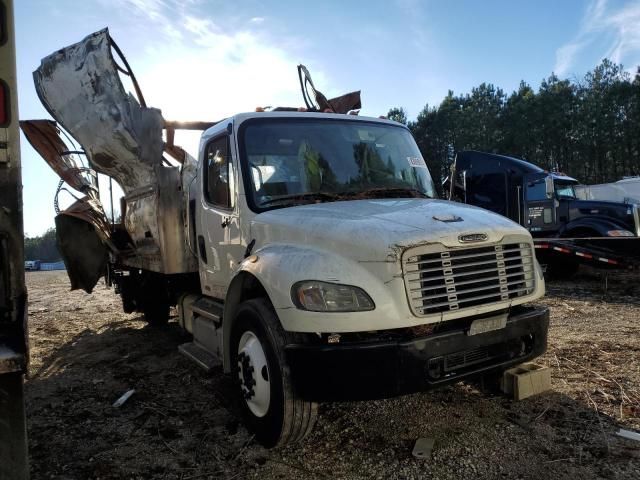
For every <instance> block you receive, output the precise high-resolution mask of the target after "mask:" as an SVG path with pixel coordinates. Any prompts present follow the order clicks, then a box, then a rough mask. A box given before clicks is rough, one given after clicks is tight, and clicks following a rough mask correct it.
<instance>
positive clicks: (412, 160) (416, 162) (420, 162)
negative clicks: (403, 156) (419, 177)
mask: <svg viewBox="0 0 640 480" xmlns="http://www.w3.org/2000/svg"><path fill="white" fill-rule="evenodd" d="M407 161H408V162H409V165H411V166H412V167H414V168H427V164H426V163H425V161H424V159H422V158H420V157H407Z"/></svg>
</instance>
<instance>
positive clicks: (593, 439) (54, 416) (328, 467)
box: [26, 272, 640, 480]
mask: <svg viewBox="0 0 640 480" xmlns="http://www.w3.org/2000/svg"><path fill="white" fill-rule="evenodd" d="M27 282H28V286H29V313H30V338H31V365H30V370H29V378H28V381H27V384H26V395H27V409H28V415H29V419H28V428H29V437H30V451H31V471H32V478H33V479H35V480H38V479H45V478H46V479H52V478H53V479H120V478H132V479H138V478H140V479H147V478H161V479H179V480H189V479H208V478H211V479H213V478H215V479H217V478H220V479H227V480H230V479H232V478H233V479H242V478H263V479H275V478H287V479H288V478H354V479H355V478H397V479H419V478H420V479H422V478H425V479H426V478H428V479H458V478H469V479H477V478H488V479H495V478H505V479H529V478H531V479H536V480H539V479H556V478H567V479H574V478H579V479H581V480H586V479H591V478H607V479H614V478H615V479H625V478H628V479H638V478H640V442H634V441H632V440H622V439H620V438H619V437H617V436H616V435H615V432H616V431H617V429H618V428H621V427H622V428H626V429H632V430H635V431H638V430H640V335H639V333H640V284H639V282H638V278H632V277H629V276H626V275H610V276H608V278H607V281H606V283H605V280H604V278H603V277H602V276H601V275H599V274H597V273H594V272H589V273H587V274H582V275H581V276H580V277H578V278H577V279H576V281H575V282H562V283H561V282H556V283H554V282H550V283H548V285H547V287H548V288H547V290H548V295H547V297H546V298H545V299H544V303H546V304H548V305H549V306H550V307H551V309H552V310H551V312H552V325H551V330H550V334H549V349H548V353H547V354H546V355H545V356H544V357H542V358H541V359H540V362H541V363H543V364H546V365H549V366H550V367H551V368H552V382H553V391H552V392H550V393H547V394H543V395H541V396H539V397H535V398H531V399H527V400H524V401H522V402H513V401H510V400H508V399H506V398H504V397H501V396H490V395H486V394H482V393H480V392H479V391H478V390H477V389H475V388H474V387H472V386H470V385H466V384H463V383H460V384H456V385H453V386H450V387H447V388H444V389H441V390H438V391H434V392H431V393H424V394H415V395H409V396H405V397H401V398H395V399H390V400H381V401H375V402H356V403H334V404H323V405H321V407H320V418H319V422H318V425H317V427H316V429H315V431H314V432H313V434H312V435H311V436H310V437H309V438H308V439H306V440H305V441H304V442H303V443H302V444H300V445H298V446H294V447H288V448H285V449H281V450H265V449H263V448H262V447H260V446H259V445H256V444H255V442H254V441H253V438H252V436H251V435H250V433H249V432H247V431H246V430H245V428H244V427H243V426H242V424H240V423H239V422H238V420H237V416H236V415H237V410H236V407H235V401H234V399H235V397H234V395H233V393H232V392H233V390H232V384H231V381H230V380H229V379H228V378H227V377H225V376H224V375H223V374H222V373H213V374H206V373H204V372H203V371H201V370H200V369H198V368H197V367H195V366H193V365H192V364H191V363H190V362H189V361H188V360H187V359H185V358H183V357H182V356H181V355H180V354H179V353H178V350H177V346H178V345H179V344H180V343H183V342H184V341H186V338H185V337H184V336H183V334H182V333H181V332H180V330H179V328H178V326H177V324H176V323H175V322H173V323H170V325H169V327H168V328H166V329H163V330H156V329H152V328H149V327H148V326H146V324H145V323H144V321H143V320H142V319H141V318H140V317H139V316H137V315H127V314H124V313H122V311H121V308H120V300H119V297H117V296H116V295H115V294H114V293H113V292H112V291H111V290H109V289H107V288H106V287H105V286H104V285H99V286H98V287H97V288H96V291H95V292H94V294H92V295H87V294H85V293H84V292H78V291H75V292H70V291H69V282H68V280H67V277H66V273H65V272H28V273H27ZM130 389H135V393H134V394H133V395H132V396H131V398H130V399H129V400H128V401H127V402H126V403H125V404H124V405H123V406H121V407H119V408H114V407H113V406H112V404H113V402H114V401H115V400H116V399H118V398H119V397H120V396H121V395H122V394H123V393H125V392H126V391H128V390H130ZM418 437H432V438H434V439H435V447H434V451H433V455H432V457H431V458H430V459H428V460H417V459H415V458H413V457H412V455H411V450H412V447H413V443H414V441H415V440H416V439H417V438H418Z"/></svg>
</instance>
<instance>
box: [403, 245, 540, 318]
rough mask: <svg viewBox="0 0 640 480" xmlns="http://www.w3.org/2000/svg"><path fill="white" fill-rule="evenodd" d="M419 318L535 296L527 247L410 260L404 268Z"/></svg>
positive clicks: (497, 247) (468, 250) (473, 250)
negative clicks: (525, 296) (420, 316)
mask: <svg viewBox="0 0 640 480" xmlns="http://www.w3.org/2000/svg"><path fill="white" fill-rule="evenodd" d="M403 268H404V274H405V282H406V285H407V289H408V294H409V299H410V304H411V308H412V310H413V312H414V313H415V314H416V315H429V314H433V313H440V312H448V311H452V310H460V309H464V308H470V307H475V306H478V305H484V304H488V303H493V302H499V301H508V300H510V299H513V298H516V297H521V296H524V295H529V294H531V293H533V291H534V288H535V285H534V262H533V251H532V249H531V245H530V244H528V243H508V244H504V245H491V246H485V247H475V248H465V249H456V250H446V251H443V252H434V253H425V254H421V255H420V254H419V255H412V256H409V257H408V258H407V259H406V261H405V262H404V264H403Z"/></svg>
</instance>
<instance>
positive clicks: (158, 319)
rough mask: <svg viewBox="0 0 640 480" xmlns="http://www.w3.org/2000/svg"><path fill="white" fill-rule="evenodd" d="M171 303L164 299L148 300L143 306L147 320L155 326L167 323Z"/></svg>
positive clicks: (143, 312)
mask: <svg viewBox="0 0 640 480" xmlns="http://www.w3.org/2000/svg"><path fill="white" fill-rule="evenodd" d="M170 308H171V307H170V305H169V303H168V302H166V301H164V300H156V301H148V302H145V304H144V306H143V307H142V314H143V315H144V319H145V321H146V322H147V323H148V324H149V325H152V326H154V327H159V326H162V325H166V324H167V323H168V322H169V309H170Z"/></svg>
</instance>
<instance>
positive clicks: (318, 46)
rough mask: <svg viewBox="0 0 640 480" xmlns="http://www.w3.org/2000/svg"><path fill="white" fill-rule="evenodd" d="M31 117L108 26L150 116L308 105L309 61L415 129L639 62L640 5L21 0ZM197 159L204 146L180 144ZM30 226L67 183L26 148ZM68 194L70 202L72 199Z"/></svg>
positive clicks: (204, 115) (22, 62) (22, 78)
mask: <svg viewBox="0 0 640 480" xmlns="http://www.w3.org/2000/svg"><path fill="white" fill-rule="evenodd" d="M14 3H15V8H16V36H17V38H16V42H17V68H18V90H19V109H20V112H19V113H20V118H22V119H33V118H48V114H47V113H46V111H45V110H44V108H43V107H42V106H41V104H40V102H39V100H38V98H37V95H36V93H35V89H34V87H33V80H32V72H33V70H35V69H36V68H37V67H38V65H39V64H40V59H41V58H43V57H45V56H47V55H49V54H50V53H52V52H54V51H55V50H58V49H60V48H62V47H64V46H67V45H69V44H72V43H75V42H77V41H79V40H81V39H82V38H84V37H85V36H86V35H88V34H90V33H92V32H94V31H96V30H99V29H102V28H104V27H108V28H109V31H110V33H111V36H112V37H113V38H114V39H115V41H116V42H117V43H118V45H119V46H120V48H121V49H122V50H123V51H124V53H125V55H126V56H127V59H128V61H129V63H130V65H131V66H132V68H133V70H134V72H135V74H136V76H137V78H138V81H139V83H140V86H141V89H142V91H143V94H144V96H145V99H146V101H147V104H148V105H149V106H153V107H157V108H160V109H161V110H162V113H163V116H164V118H165V119H170V120H219V119H222V118H225V117H227V116H230V115H233V114H235V113H239V112H244V111H253V110H255V107H256V106H268V105H271V106H275V105H286V106H301V105H303V101H302V97H301V94H300V90H299V86H298V77H297V72H296V65H297V64H299V63H303V64H305V65H306V66H307V67H308V68H309V70H310V72H311V75H312V77H313V80H314V83H315V85H316V87H317V88H318V89H319V90H321V91H323V92H324V93H325V94H326V95H327V96H328V97H329V98H330V97H331V96H336V95H340V94H342V93H346V92H349V91H353V90H362V103H363V109H362V112H361V114H363V115H371V116H378V115H384V114H386V112H387V111H388V110H389V109H390V108H391V107H395V106H401V107H403V108H404V109H405V111H406V112H407V114H408V117H409V119H410V120H411V119H414V118H415V117H416V116H417V115H418V113H419V112H420V111H421V110H422V109H423V108H424V106H425V105H426V104H429V105H431V106H437V105H438V104H439V103H440V102H441V100H442V98H443V97H444V96H445V95H446V94H447V91H448V90H453V91H454V92H456V93H466V92H468V91H470V90H471V88H472V87H474V86H477V85H479V84H480V83H482V82H489V83H493V84H494V85H496V86H499V87H502V88H503V89H504V90H505V91H506V92H508V93H510V92H511V91H513V90H515V89H517V87H518V85H519V83H520V81H521V80H524V81H526V82H528V83H529V84H531V85H532V86H533V87H534V88H537V87H538V85H539V83H540V81H541V80H542V79H543V78H546V77H548V76H549V75H550V74H551V72H555V73H556V74H557V75H558V76H560V77H561V78H570V79H578V78H580V77H581V76H583V75H584V74H585V73H586V72H587V71H588V70H590V69H592V68H593V67H594V66H595V65H597V64H598V63H599V62H600V61H601V60H602V59H603V58H605V57H607V58H610V59H611V60H613V61H614V62H618V63H622V64H623V65H624V66H625V68H626V69H628V70H629V71H630V72H635V70H636V68H637V66H638V65H640V0H628V1H624V0H582V1H579V0H563V1H557V0H541V1H538V2H532V1H521V0H504V1H502V0H495V1H494V0H484V1H475V0H464V1H463V0H449V1H444V0H439V1H435V0H424V1H420V0H386V1H385V0H366V1H362V0H361V1H355V0H352V1H344V0H342V1H335V0H325V1H323V2H303V1H299V0H298V1H290V0H281V1H271V0H233V1H232V0H56V1H53V0H51V1H45V0H14ZM176 140H177V142H176V143H179V144H180V143H181V142H182V143H181V144H182V145H183V146H184V147H185V148H186V149H187V150H188V151H189V152H190V153H191V154H192V155H194V156H195V155H197V151H196V150H197V136H194V135H191V136H183V137H182V138H180V137H178V138H177V139H176ZM21 147H22V162H23V184H24V190H23V194H24V226H25V232H26V234H27V235H28V236H33V235H38V234H41V233H42V232H44V231H45V230H46V229H48V228H50V227H52V226H53V225H54V216H55V212H54V209H53V197H54V194H55V190H56V187H57V183H58V177H57V176H56V175H55V174H54V173H53V172H52V171H51V170H50V169H49V167H48V166H47V165H46V164H45V162H44V161H43V160H42V159H41V158H40V157H39V156H38V154H36V153H35V152H34V150H33V149H32V148H31V147H30V146H29V144H28V143H27V142H26V140H24V138H22V142H21ZM68 198H70V197H67V199H63V198H61V200H62V201H61V203H62V204H63V205H64V204H65V203H67V204H68V203H69V202H68V201H67V200H68Z"/></svg>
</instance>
